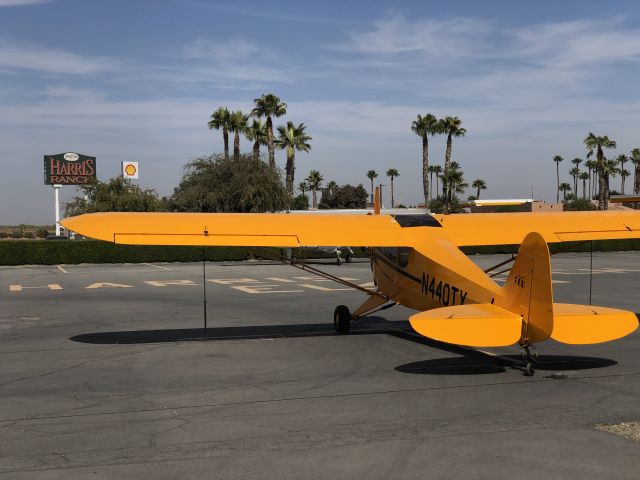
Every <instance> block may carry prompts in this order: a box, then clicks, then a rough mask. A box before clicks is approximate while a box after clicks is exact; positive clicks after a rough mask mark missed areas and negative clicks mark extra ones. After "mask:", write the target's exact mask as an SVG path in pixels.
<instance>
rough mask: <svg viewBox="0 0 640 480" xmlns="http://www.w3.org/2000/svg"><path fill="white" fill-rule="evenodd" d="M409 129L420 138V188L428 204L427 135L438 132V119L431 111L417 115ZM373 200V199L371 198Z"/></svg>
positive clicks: (425, 202)
mask: <svg viewBox="0 0 640 480" xmlns="http://www.w3.org/2000/svg"><path fill="white" fill-rule="evenodd" d="M411 131H412V132H414V133H415V134H416V135H419V136H420V137H421V138H422V190H423V193H424V204H425V206H427V207H428V206H429V198H430V196H429V135H435V134H436V133H440V130H439V123H438V119H437V118H436V117H435V116H434V115H432V114H431V113H427V114H426V115H425V116H424V117H423V116H422V115H418V116H417V118H416V119H415V120H414V121H413V123H412V124H411ZM372 202H373V200H372Z"/></svg>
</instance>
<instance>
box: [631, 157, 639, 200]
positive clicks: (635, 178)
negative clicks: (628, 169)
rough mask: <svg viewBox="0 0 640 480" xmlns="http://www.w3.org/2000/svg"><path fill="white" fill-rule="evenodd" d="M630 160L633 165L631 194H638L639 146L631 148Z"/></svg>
mask: <svg viewBox="0 0 640 480" xmlns="http://www.w3.org/2000/svg"><path fill="white" fill-rule="evenodd" d="M631 161H632V162H633V164H634V165H635V167H636V168H635V169H634V175H633V194H634V195H638V194H640V148H634V149H633V150H631Z"/></svg>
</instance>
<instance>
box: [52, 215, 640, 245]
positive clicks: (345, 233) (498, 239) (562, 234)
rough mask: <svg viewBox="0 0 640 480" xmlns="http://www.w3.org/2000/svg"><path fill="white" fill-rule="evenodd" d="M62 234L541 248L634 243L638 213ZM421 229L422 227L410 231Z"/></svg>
mask: <svg viewBox="0 0 640 480" xmlns="http://www.w3.org/2000/svg"><path fill="white" fill-rule="evenodd" d="M62 224H63V225H64V226H65V227H66V228H67V229H69V230H71V231H74V232H77V233H80V234H82V235H85V236H87V237H90V238H95V239H99V240H106V241H109V242H114V243H126V244H134V245H199V246H201V245H220V246H251V247H261V246H265V247H303V246H309V247H327V246H335V245H349V246H363V247H394V246H395V247H403V246H405V247H416V246H417V245H419V244H422V243H424V244H425V245H426V246H427V248H428V244H429V241H430V240H431V241H435V240H436V239H438V240H439V239H449V240H450V241H451V242H452V243H453V244H454V245H456V246H458V247H461V246H467V245H508V244H520V243H522V241H523V240H524V238H525V237H526V236H527V234H528V233H529V232H534V231H535V232H538V233H540V234H541V235H542V236H543V237H544V239H545V241H546V242H547V243H553V242H565V241H580V240H602V239H624V238H640V211H635V210H627V211H607V212H558V213H477V214H459V215H429V214H419V215H417V214H414V215H363V214H353V215H343V214H326V215H309V214H302V213H301V214H292V213H128V212H105V213H93V214H85V215H80V216H77V217H70V218H66V219H64V220H63V221H62ZM415 227H428V228H415Z"/></svg>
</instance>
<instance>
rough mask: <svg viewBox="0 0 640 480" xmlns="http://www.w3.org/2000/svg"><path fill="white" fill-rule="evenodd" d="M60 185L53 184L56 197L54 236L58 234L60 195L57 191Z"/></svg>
mask: <svg viewBox="0 0 640 480" xmlns="http://www.w3.org/2000/svg"><path fill="white" fill-rule="evenodd" d="M61 187H62V185H54V186H53V191H54V192H55V197H56V236H58V237H59V236H60V196H59V194H58V192H59V191H60V188H61Z"/></svg>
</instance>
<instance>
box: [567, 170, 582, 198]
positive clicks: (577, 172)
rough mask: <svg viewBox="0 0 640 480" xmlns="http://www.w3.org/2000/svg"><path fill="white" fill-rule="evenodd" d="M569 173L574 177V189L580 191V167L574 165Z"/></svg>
mask: <svg viewBox="0 0 640 480" xmlns="http://www.w3.org/2000/svg"><path fill="white" fill-rule="evenodd" d="M569 175H571V177H572V178H573V191H574V192H578V175H580V169H579V168H578V167H573V168H572V169H571V170H569Z"/></svg>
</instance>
